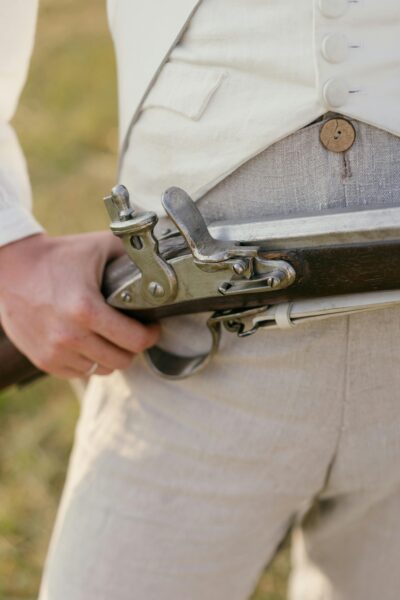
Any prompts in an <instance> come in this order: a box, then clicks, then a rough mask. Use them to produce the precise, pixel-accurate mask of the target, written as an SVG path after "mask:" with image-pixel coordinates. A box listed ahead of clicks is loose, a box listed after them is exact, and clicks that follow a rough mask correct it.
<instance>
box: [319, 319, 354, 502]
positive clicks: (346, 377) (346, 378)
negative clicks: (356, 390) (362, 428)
mask: <svg viewBox="0 0 400 600" xmlns="http://www.w3.org/2000/svg"><path fill="white" fill-rule="evenodd" d="M349 347H350V316H347V317H346V349H345V356H344V364H345V369H344V379H343V389H342V410H341V414H340V420H339V433H338V437H337V440H336V444H335V448H334V451H333V454H332V458H331V460H330V462H329V465H328V468H327V470H326V475H325V480H324V484H323V486H322V488H321V490H320V491H319V492H318V494H317V496H320V495H321V494H322V493H323V492H324V491H325V489H326V488H327V487H328V485H329V480H330V476H331V474H332V469H333V466H334V464H335V460H336V457H337V454H338V451H339V447H340V442H341V440H342V436H343V431H344V428H345V421H346V415H347V407H348V403H349V402H348V400H349V395H348V383H349V364H348V362H349V361H348V358H349Z"/></svg>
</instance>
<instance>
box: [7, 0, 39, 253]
mask: <svg viewBox="0 0 400 600" xmlns="http://www.w3.org/2000/svg"><path fill="white" fill-rule="evenodd" d="M37 9H38V0H0V23H1V35H0V245H4V244H7V243H9V242H12V241H15V240H17V239H20V238H23V237H26V236H28V235H32V234H34V233H39V232H40V231H42V230H43V229H42V227H41V226H40V225H39V223H38V222H37V221H36V220H35V219H34V217H33V216H32V214H31V212H30V209H31V204H32V194H31V188H30V182H29V176H28V171H27V167H26V163H25V159H24V156H23V153H22V151H21V148H20V145H19V143H18V139H17V137H16V135H15V132H14V130H13V128H12V127H11V125H10V120H11V119H12V117H13V115H14V112H15V109H16V107H17V104H18V99H19V96H20V93H21V90H22V88H23V86H24V83H25V80H26V76H27V72H28V67H29V61H30V57H31V54H32V47H33V42H34V37H35V28H36V18H37Z"/></svg>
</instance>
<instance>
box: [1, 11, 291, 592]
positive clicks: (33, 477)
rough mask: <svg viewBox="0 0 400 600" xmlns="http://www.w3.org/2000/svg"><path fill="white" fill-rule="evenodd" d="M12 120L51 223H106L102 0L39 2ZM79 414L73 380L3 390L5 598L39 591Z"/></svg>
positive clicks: (109, 164)
mask: <svg viewBox="0 0 400 600" xmlns="http://www.w3.org/2000/svg"><path fill="white" fill-rule="evenodd" d="M14 124H15V127H16V129H17V131H18V134H19V137H20V140H21V143H22V145H23V148H24V150H25V153H26V156H27V159H28V164H29V170H30V173H31V179H32V185H33V191H34V198H35V214H36V216H37V217H38V219H39V220H40V221H41V222H42V223H43V224H44V225H45V227H46V228H47V230H48V231H49V232H50V233H51V234H53V235H62V234H68V233H74V232H75V233H77V232H85V231H91V230H96V229H100V228H104V227H106V226H107V218H106V215H105V211H104V209H103V206H102V202H101V198H102V196H103V195H104V194H105V193H106V192H108V190H109V189H110V188H111V187H112V185H113V184H114V182H115V181H114V178H115V171H116V148H117V102H116V84H115V66H114V55H113V50H112V44H111V40H110V36H109V32H108V29H107V24H106V14H105V0H85V2H84V3H83V2H80V1H79V0H41V7H40V15H39V22H38V32H37V40H36V46H35V52H34V56H33V61H32V64H31V70H30V76H29V80H28V83H27V85H26V87H25V90H24V93H23V96H22V99H21V103H20V106H19V110H18V113H17V115H16V118H15V120H14ZM77 416H78V404H77V401H76V399H75V397H74V395H73V393H72V391H71V389H70V387H69V385H68V384H67V383H65V382H61V381H57V380H55V379H51V378H47V379H46V380H43V381H40V382H38V383H35V384H33V385H31V386H29V387H28V388H25V389H24V390H19V391H18V390H9V391H7V392H6V393H3V394H1V395H0V600H18V599H20V600H35V598H37V590H38V586H39V581H40V573H41V569H42V567H43V561H44V557H45V553H46V548H47V544H48V541H49V536H50V533H51V528H52V524H53V520H54V516H55V511H56V508H57V504H58V500H59V496H60V493H61V489H62V485H63V481H64V477H65V471H66V466H67V461H68V455H69V452H70V448H71V444H72V440H73V431H74V426H75V423H76V419H77ZM260 527H262V523H260ZM287 572H288V552H287V550H286V551H283V552H280V553H279V555H278V556H277V558H276V559H275V561H274V563H273V565H272V566H271V567H270V568H269V569H268V571H267V572H266V573H265V574H264V576H263V577H262V578H261V581H260V583H259V586H258V589H257V590H256V592H255V594H254V596H253V599H252V600H283V599H284V598H285V589H286V578H287ZM71 600H73V599H71ZM188 600H190V599H188ZM221 600H229V599H228V598H226V599H221Z"/></svg>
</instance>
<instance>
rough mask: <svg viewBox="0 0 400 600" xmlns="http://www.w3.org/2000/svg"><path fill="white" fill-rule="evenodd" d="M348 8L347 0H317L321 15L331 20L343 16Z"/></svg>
mask: <svg viewBox="0 0 400 600" xmlns="http://www.w3.org/2000/svg"><path fill="white" fill-rule="evenodd" d="M348 6H349V4H348V0H319V7H320V10H321V13H322V14H323V15H324V17H328V18H331V19H334V18H336V17H341V16H342V15H344V13H345V12H346V10H347V9H348Z"/></svg>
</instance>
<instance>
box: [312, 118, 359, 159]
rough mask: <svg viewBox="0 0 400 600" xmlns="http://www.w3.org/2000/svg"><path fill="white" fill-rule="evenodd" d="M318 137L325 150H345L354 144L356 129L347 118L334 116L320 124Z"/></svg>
mask: <svg viewBox="0 0 400 600" xmlns="http://www.w3.org/2000/svg"><path fill="white" fill-rule="evenodd" d="M319 137H320V140H321V143H322V145H323V146H324V147H325V148H326V149H327V150H330V151H331V152H346V150H349V149H350V148H351V147H352V145H353V144H354V141H355V139H356V130H355V129H354V126H353V125H352V123H350V121H347V119H340V118H334V119H329V121H326V123H324V124H323V125H322V127H321V130H320V134H319Z"/></svg>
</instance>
